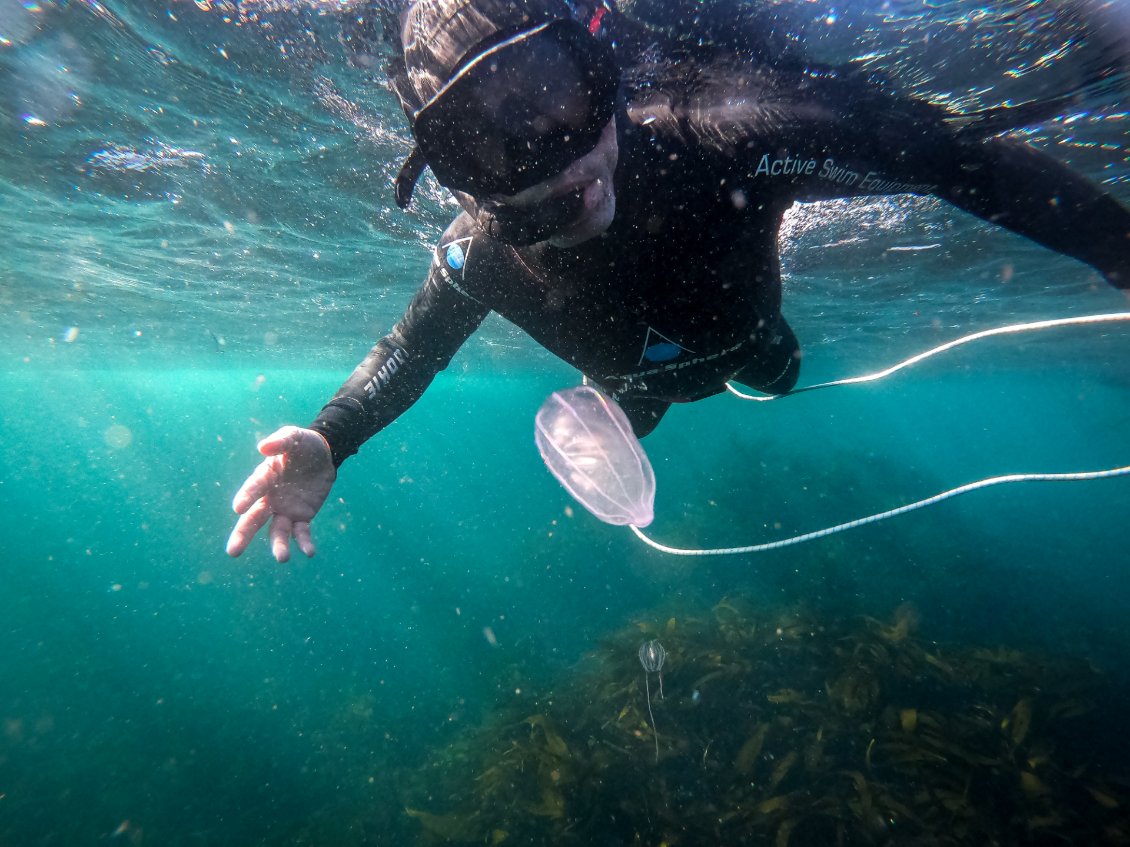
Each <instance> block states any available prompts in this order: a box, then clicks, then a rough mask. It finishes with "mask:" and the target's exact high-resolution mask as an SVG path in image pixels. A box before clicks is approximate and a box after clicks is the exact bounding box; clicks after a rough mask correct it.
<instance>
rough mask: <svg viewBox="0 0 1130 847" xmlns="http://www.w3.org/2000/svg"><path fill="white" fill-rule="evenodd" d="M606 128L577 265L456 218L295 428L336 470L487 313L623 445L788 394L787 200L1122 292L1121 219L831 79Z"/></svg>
mask: <svg viewBox="0 0 1130 847" xmlns="http://www.w3.org/2000/svg"><path fill="white" fill-rule="evenodd" d="M679 92H681V93H678V92H676V93H672V89H669V88H662V87H656V88H654V89H649V88H647V87H644V88H643V89H642V91H639V92H637V93H636V95H635V96H633V98H632V100H631V103H630V105H629V106H627V107H626V108H624V109H621V110H620V112H619V114H618V116H617V124H618V140H619V151H620V152H619V164H618V166H617V169H616V174H615V190H616V217H615V220H614V222H613V223H612V226H611V227H610V229H609V230H608V231H607V232H606V233H605V234H604V235H603V236H600V237H597V238H594V239H591V240H590V241H587V242H585V243H583V244H581V245H579V246H577V247H574V248H569V249H557V248H554V247H552V246H550V245H548V244H545V243H542V244H535V245H533V246H530V247H513V246H510V245H508V244H505V243H503V242H501V241H498V240H495V239H492V238H491V237H489V236H487V235H486V234H484V233H483V232H482V231H481V230H479V229H478V228H477V226H476V224H475V223H474V222H473V221H472V219H471V218H469V217H468V216H467V215H466V214H463V215H460V216H459V217H458V218H457V219H456V220H455V221H454V222H453V223H452V224H451V226H450V227H448V229H447V231H446V232H445V233H444V235H443V237H442V239H441V240H440V243H439V245H438V246H437V248H436V250H435V255H434V258H433V261H432V266H431V270H430V272H429V274H428V278H427V280H426V281H425V282H424V285H423V287H422V288H421V289H420V291H419V292H418V293H417V294H416V296H415V298H414V299H413V300H412V303H411V304H410V305H409V307H408V310H407V312H406V313H405V315H404V317H403V318H402V319H401V320H400V321H399V323H397V325H396V326H395V327H394V328H393V330H392V331H391V332H390V333H389V334H388V335H387V336H385V337H384V338H383V339H381V340H380V341H379V342H378V343H377V345H376V346H375V347H374V348H373V350H372V351H371V352H370V353H369V355H368V356H367V357H366V358H365V360H364V361H363V362H362V363H361V364H360V365H359V366H358V368H357V369H356V370H355V371H354V373H353V375H352V376H351V377H350V378H349V380H348V381H347V382H346V383H345V384H344V385H343V386H342V388H341V389H340V390H339V391H338V393H337V395H336V396H335V397H334V399H333V400H332V401H331V402H330V403H329V404H328V405H327V406H326V407H325V408H324V409H323V410H322V413H321V414H320V415H319V416H318V418H317V420H316V421H315V422H314V424H313V425H312V426H313V428H314V429H315V430H317V431H319V432H321V433H322V434H323V435H324V436H325V437H326V439H327V440H328V441H329V443H330V445H331V448H332V450H333V454H334V461H335V464H340V463H341V462H342V461H343V460H344V459H345V458H346V457H347V456H349V455H351V454H353V453H355V452H356V451H357V449H358V448H359V447H360V445H361V444H362V443H363V442H364V441H365V440H366V439H368V438H369V437H371V436H372V435H373V434H375V433H376V432H378V431H379V430H381V429H382V428H383V427H385V426H387V425H388V424H389V423H391V422H392V421H393V420H394V419H395V418H396V417H397V416H398V415H400V414H401V413H402V412H403V411H405V410H406V409H407V408H408V407H409V406H411V405H412V404H413V403H414V402H415V401H416V399H417V398H418V397H419V396H420V395H421V394H422V393H423V391H424V389H425V388H426V387H427V386H428V384H429V383H430V382H431V380H432V379H433V378H434V377H435V375H436V374H437V373H438V372H439V371H440V370H442V369H443V368H444V367H446V365H447V364H448V362H449V361H450V360H451V358H452V356H453V355H454V354H455V352H456V351H457V350H458V349H459V347H460V345H462V344H463V342H464V341H466V339H467V338H468V337H469V336H470V335H471V334H472V333H473V332H474V331H475V329H476V328H477V327H478V326H479V324H480V322H481V321H482V320H483V318H485V317H486V315H487V314H488V313H489V312H490V311H495V312H498V313H499V314H500V315H502V316H503V317H505V318H507V319H508V320H509V321H511V322H512V323H514V324H515V325H517V326H518V327H521V328H522V329H523V330H525V331H526V332H527V333H528V334H529V335H530V336H531V337H532V338H533V339H534V340H535V341H537V342H538V343H539V344H541V345H542V346H544V347H545V348H547V349H548V350H550V351H551V352H553V353H554V354H556V355H557V356H559V357H560V358H561V359H563V360H564V361H566V362H568V363H570V364H571V365H573V366H574V367H576V368H577V369H578V370H579V371H580V372H581V373H582V374H584V375H585V376H586V377H588V379H589V380H590V381H592V382H595V383H597V384H598V385H600V386H601V387H603V388H604V389H605V390H606V391H608V392H609V393H611V394H613V395H614V396H615V397H617V399H618V400H619V401H620V404H621V405H622V406H623V407H624V409H625V411H626V412H627V413H628V415H629V418H630V419H631V420H632V424H633V427H634V428H635V430H636V433H637V434H638V435H641V436H642V435H644V434H646V433H647V432H649V431H650V430H651V429H652V428H653V427H654V426H655V424H656V423H657V422H658V420H659V418H660V417H661V416H662V414H663V412H664V411H666V409H667V407H668V406H669V405H670V403H671V402H677V401H686V400H696V399H699V398H702V397H706V396H709V395H712V394H715V393H718V392H719V391H721V390H722V389H723V387H724V383H725V382H726V381H727V380H735V381H737V382H740V383H743V384H745V385H748V386H751V387H753V388H756V389H760V390H762V391H766V392H770V393H781V392H785V391H788V390H789V389H791V388H792V387H793V385H794V384H795V382H796V379H797V375H798V371H799V347H798V344H797V341H796V339H795V337H794V336H793V333H792V331H791V330H790V329H789V327H788V325H787V323H786V322H785V320H784V318H782V316H781V286H780V270H779V257H778V250H777V234H778V229H779V226H780V223H781V219H782V216H783V214H784V212H785V210H786V209H787V208H788V207H789V206H790V205H791V204H792V203H793V202H794V201H795V200H815V199H827V198H834V197H846V196H856V195H865V194H895V193H908V192H909V193H914V194H933V195H935V196H937V197H941V198H943V199H945V200H948V201H950V202H951V203H954V204H955V205H957V206H958V207H960V208H962V209H964V210H966V211H968V212H971V213H973V214H975V215H978V216H979V217H981V218H984V219H985V220H988V221H991V222H993V223H996V224H999V225H1001V226H1005V227H1007V228H1009V229H1011V230H1013V231H1015V232H1018V233H1020V234H1022V235H1025V236H1027V237H1029V238H1031V239H1033V240H1035V241H1037V242H1039V243H1040V244H1043V245H1045V246H1046V247H1049V248H1051V249H1054V250H1057V251H1059V252H1061V253H1064V254H1067V255H1069V256H1073V257H1075V258H1078V259H1080V260H1082V261H1084V262H1087V263H1089V264H1091V265H1092V266H1094V267H1096V268H1097V269H1098V270H1100V271H1101V272H1103V273H1104V274H1105V275H1106V276H1107V278H1108V280H1110V281H1111V282H1112V283H1114V284H1116V285H1120V286H1123V287H1126V286H1130V278H1127V272H1128V271H1130V212H1128V211H1127V209H1125V208H1124V207H1123V206H1121V205H1120V204H1118V203H1117V202H1116V201H1115V200H1114V199H1113V198H1111V197H1110V196H1108V195H1106V194H1104V193H1102V192H1101V191H1100V190H1098V188H1097V187H1096V186H1094V185H1093V184H1092V183H1090V182H1089V181H1087V180H1085V179H1083V178H1082V177H1080V176H1078V175H1076V174H1075V173H1073V172H1072V171H1070V170H1069V169H1067V168H1066V167H1065V166H1063V165H1061V164H1059V163H1058V162H1056V161H1055V160H1053V159H1051V158H1050V157H1048V156H1046V155H1044V154H1041V153H1039V152H1037V151H1036V150H1034V149H1032V148H1030V147H1028V146H1025V145H1022V144H1016V143H1011V142H1007V141H1003V140H999V139H993V140H985V139H983V138H978V137H974V136H972V135H971V134H963V133H961V132H958V131H955V130H954V129H953V128H952V127H951V125H950V124H949V123H948V122H947V115H946V113H944V112H943V111H941V110H939V109H937V108H935V107H932V106H930V105H928V104H925V103H922V102H919V101H913V100H906V99H899V98H895V97H893V96H891V95H890V94H888V93H886V92H883V91H880V90H878V89H877V88H876V87H874V86H872V85H870V84H868V83H865V82H863V81H861V80H858V79H853V78H845V77H842V76H840V75H838V74H837V73H835V72H822V73H813V72H807V71H804V70H801V69H797V70H792V71H776V70H751V69H748V68H739V67H736V66H735V67H727V66H714V67H711V68H707V69H705V70H704V71H703V72H701V73H699V74H698V75H697V76H696V77H695V78H694V79H692V80H690V81H688V82H687V84H686V85H684V86H683V87H682V88H681V89H679Z"/></svg>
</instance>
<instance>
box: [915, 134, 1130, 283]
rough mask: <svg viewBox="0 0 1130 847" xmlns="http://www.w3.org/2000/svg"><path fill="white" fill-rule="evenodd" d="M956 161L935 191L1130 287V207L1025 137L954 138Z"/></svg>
mask: <svg viewBox="0 0 1130 847" xmlns="http://www.w3.org/2000/svg"><path fill="white" fill-rule="evenodd" d="M957 146H958V150H957V152H956V156H957V159H958V166H957V167H956V168H952V169H951V170H950V174H949V175H948V178H943V179H941V180H940V181H939V187H938V190H937V191H936V192H935V193H936V194H937V196H939V197H942V198H944V199H946V200H948V201H950V202H951V203H953V204H954V205H956V206H958V207H959V208H961V209H964V210H965V211H967V212H972V213H973V214H975V215H977V216H978V217H980V218H983V219H984V220H987V221H989V222H990V223H995V224H998V225H1000V226H1003V227H1006V228H1008V229H1010V230H1012V231H1013V232H1016V233H1019V234H1020V235H1023V236H1026V237H1028V238H1030V239H1032V240H1033V241H1035V242H1036V243H1038V244H1042V245H1043V246H1045V247H1048V248H1050V249H1052V250H1055V251H1057V252H1059V253H1063V254H1064V255H1066V256H1071V257H1073V258H1075V259H1079V260H1080V261H1083V262H1086V263H1087V264H1088V265H1090V266H1091V267H1093V268H1095V269H1096V270H1098V271H1099V272H1100V273H1101V274H1102V275H1103V276H1104V278H1105V279H1106V280H1107V282H1109V283H1110V284H1111V285H1113V286H1115V287H1117V288H1123V289H1130V209H1127V208H1126V207H1125V206H1123V205H1122V204H1120V203H1119V202H1118V201H1117V200H1115V199H1114V198H1113V197H1112V196H1110V195H1109V194H1106V193H1105V192H1103V191H1102V190H1101V189H1100V188H1099V187H1098V186H1097V185H1095V184H1094V183H1092V182H1091V181H1090V180H1088V179H1086V178H1084V177H1083V176H1082V175H1080V174H1078V173H1076V172H1075V171H1073V170H1071V169H1070V168H1068V167H1067V166H1066V165H1064V164H1062V163H1061V162H1059V161H1057V160H1056V159H1054V158H1052V157H1051V156H1049V155H1047V154H1045V153H1042V152H1040V151H1039V150H1036V149H1035V148H1033V147H1030V146H1029V145H1027V144H1023V143H1019V142H1012V141H1007V140H1005V139H1000V138H993V139H989V140H986V141H975V142H961V141H959V142H958V144H957Z"/></svg>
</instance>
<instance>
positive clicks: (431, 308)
mask: <svg viewBox="0 0 1130 847" xmlns="http://www.w3.org/2000/svg"><path fill="white" fill-rule="evenodd" d="M443 271H444V269H443V265H442V264H441V263H440V262H439V261H435V262H433V263H432V268H431V272H430V273H429V274H428V278H427V280H426V281H425V282H424V285H423V286H422V287H421V288H420V290H419V291H418V292H417V293H416V296H415V297H414V298H413V300H412V302H411V304H410V305H409V306H408V309H407V311H406V312H405V313H404V317H402V318H401V319H400V321H399V322H397V324H396V326H395V327H393V329H392V331H391V332H390V333H389V334H388V335H386V336H385V337H384V338H382V339H381V340H380V341H378V342H377V344H376V346H374V347H373V349H372V350H370V351H369V355H368V356H366V357H365V358H364V360H363V361H362V362H361V364H359V365H358V366H357V368H356V369H355V370H354V371H353V374H352V375H351V376H350V377H349V379H347V380H346V381H345V384H344V385H342V386H341V388H340V389H338V391H337V394H335V395H334V398H333V399H332V400H330V402H329V403H327V404H326V405H325V407H323V409H322V411H321V413H320V414H319V415H318V417H317V418H316V419H315V421H314V422H313V423H312V424H311V425H310V428H311V429H313V430H315V431H316V432H319V433H321V434H322V435H323V436H324V437H325V439H326V441H327V442H329V445H330V451H331V453H332V454H333V462H334V467H340V466H341V463H342V462H344V461H345V460H346V459H347V458H349V457H350V456H352V455H353V454H354V453H356V452H357V451H358V449H360V447H361V445H362V444H364V443H365V442H366V441H367V440H368V439H369V438H371V437H372V436H374V435H376V434H377V433H378V432H380V431H381V430H382V429H384V428H385V427H386V426H388V425H389V424H390V423H392V422H393V421H394V420H396V418H397V417H399V416H400V415H401V414H402V413H403V412H404V411H405V410H407V409H408V408H409V407H410V406H411V405H412V404H413V403H415V402H416V400H418V399H419V397H420V395H421V394H423V393H424V390H425V389H426V388H427V387H428V386H429V385H430V384H431V382H432V380H433V379H434V378H435V376H436V374H438V373H439V372H440V371H441V370H443V369H444V368H445V367H447V365H448V363H449V362H450V361H451V358H452V357H453V356H454V355H455V353H456V351H458V349H459V348H460V347H461V346H462V344H463V342H464V341H466V340H467V339H468V338H469V337H470V336H471V334H472V333H473V332H474V331H475V330H476V329H477V328H478V326H479V324H480V323H482V320H483V318H485V317H486V315H487V314H488V312H489V311H490V310H489V308H488V307H487V306H485V305H483V304H482V303H480V302H479V301H478V300H475V299H473V298H472V297H471V296H469V295H468V294H467V293H466V292H465V291H460V290H458V289H457V288H455V287H454V286H453V285H452V284H451V282H450V276H449V275H446V274H444V272H443Z"/></svg>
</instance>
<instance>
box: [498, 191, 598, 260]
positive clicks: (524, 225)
mask: <svg viewBox="0 0 1130 847" xmlns="http://www.w3.org/2000/svg"><path fill="white" fill-rule="evenodd" d="M584 208H585V190H584V189H583V188H581V189H578V190H577V191H574V192H572V193H571V194H566V195H564V196H562V197H556V198H554V199H552V200H546V201H545V202H544V203H539V204H538V205H537V206H534V207H533V208H532V209H526V210H519V209H515V208H514V207H513V206H508V205H506V204H505V203H497V202H493V201H490V200H488V201H486V202H485V203H483V204H481V205H480V206H479V211H478V213H477V214H476V215H475V220H476V222H478V224H479V226H480V227H482V229H483V232H485V233H486V234H487V235H489V236H490V237H491V238H497V239H498V240H499V241H505V242H506V243H507V244H513V245H514V246H515V247H526V246H529V245H530V244H537V243H538V242H539V241H545V240H546V239H547V238H549V237H550V236H551V235H554V234H555V233H558V232H560V231H561V230H563V229H564V228H565V227H566V226H567V225H568V224H570V223H572V222H573V221H574V220H576V219H577V217H578V216H579V215H580V214H581V212H582V211H584Z"/></svg>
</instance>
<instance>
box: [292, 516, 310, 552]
mask: <svg viewBox="0 0 1130 847" xmlns="http://www.w3.org/2000/svg"><path fill="white" fill-rule="evenodd" d="M294 540H295V542H296V543H297V544H298V549H299V550H301V551H302V552H303V553H305V554H306V557H307V558H309V557H311V556H313V555H314V539H313V537H312V536H311V535H310V522H309V521H298V522H296V523H295V524H294Z"/></svg>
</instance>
